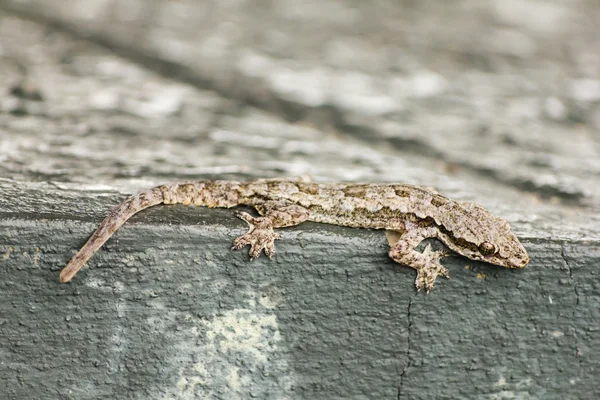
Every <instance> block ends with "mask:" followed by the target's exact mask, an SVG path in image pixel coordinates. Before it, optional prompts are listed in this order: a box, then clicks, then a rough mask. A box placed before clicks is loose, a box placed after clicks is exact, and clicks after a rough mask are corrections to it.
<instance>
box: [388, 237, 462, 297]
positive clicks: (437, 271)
mask: <svg viewBox="0 0 600 400" xmlns="http://www.w3.org/2000/svg"><path fill="white" fill-rule="evenodd" d="M432 236H434V235H430V233H429V232H427V233H425V232H419V233H412V234H410V233H406V234H404V235H403V236H402V237H401V238H400V239H399V240H398V241H397V242H396V243H395V244H394V245H393V246H392V248H391V249H390V252H389V256H390V258H391V259H392V260H394V261H396V262H398V263H400V264H404V265H407V266H409V267H411V268H414V269H416V270H417V279H416V280H415V285H416V287H417V290H421V289H425V291H427V293H429V292H430V291H431V289H433V286H434V285H435V280H436V279H437V277H438V276H444V277H446V278H449V277H450V275H449V273H448V269H447V268H446V267H444V266H443V265H442V264H441V263H440V259H441V258H443V257H446V256H448V255H449V253H448V252H445V251H433V250H431V245H429V244H428V245H427V246H426V247H425V250H423V252H422V253H419V252H418V251H416V250H415V247H416V246H417V245H418V244H419V243H420V242H421V241H422V240H423V239H425V238H427V237H432Z"/></svg>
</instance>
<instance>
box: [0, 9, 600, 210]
mask: <svg viewBox="0 0 600 400" xmlns="http://www.w3.org/2000/svg"><path fill="white" fill-rule="evenodd" d="M0 7H1V8H0V9H2V10H4V12H3V14H4V15H3V16H2V18H1V19H0V57H1V58H0V60H2V61H1V62H0V79H1V82H2V83H3V85H2V86H3V90H2V92H1V96H2V97H1V103H0V104H1V109H0V110H1V112H2V114H1V118H2V119H1V123H2V132H1V142H0V157H1V161H2V162H1V164H0V175H1V176H4V177H7V178H12V179H23V180H59V181H64V182H71V183H76V184H77V185H78V186H79V187H81V185H84V186H89V185H91V184H106V185H109V186H111V187H113V188H120V189H123V190H133V189H134V188H138V187H141V186H144V187H145V186H147V185H148V184H151V183H156V182H163V181H168V180H173V179H196V178H200V177H236V178H243V177H254V176H256V177H263V176H299V175H308V176H311V177H313V178H314V179H316V180H352V181H356V180H361V181H401V182H408V183H416V184H424V185H431V186H435V187H437V188H438V189H440V190H442V191H443V192H445V193H446V194H449V195H458V196H459V197H469V196H471V195H473V194H474V193H479V196H480V197H482V198H483V199H485V198H486V197H488V193H489V195H490V196H497V195H498V192H501V193H504V192H505V191H513V192H518V194H519V195H520V194H523V193H526V194H528V195H533V197H535V199H534V200H535V201H537V200H541V201H543V202H544V203H546V202H547V201H550V202H562V203H565V202H566V203H568V204H570V205H584V206H590V205H592V204H598V203H599V202H598V200H599V199H600V185H598V184H597V183H598V182H599V179H598V178H599V176H600V157H599V152H600V150H599V149H600V139H599V137H600V134H599V133H598V128H599V126H600V106H599V105H600V77H599V73H598V71H600V52H599V51H598V49H600V34H599V33H598V32H599V31H598V29H597V26H596V24H597V21H598V20H600V4H599V3H598V2H597V1H594V0H576V1H569V2H548V1H537V0H527V1H502V2H497V1H491V0H490V1H481V0H461V1H450V2H447V1H431V0H429V1H427V0H426V1H409V0H406V1H396V2H386V1H380V2H362V1H335V0H334V1H331V0H330V1H292V0H282V1H243V0H226V1H185V0H169V1H167V0H163V1H161V0H146V1H133V0H130V1H116V0H102V1H101V0H89V1H87V0H77V1H67V0H58V1H53V2H45V1H24V0H20V1H17V0H13V1H10V0H2V1H0ZM107 50H108V51H107ZM465 192H466V193H465ZM502 196H504V197H506V196H507V195H506V194H502ZM508 197H509V198H510V196H508ZM517 197H520V196H517ZM529 200H530V201H531V200H532V199H529Z"/></svg>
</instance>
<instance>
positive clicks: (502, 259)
mask: <svg viewBox="0 0 600 400" xmlns="http://www.w3.org/2000/svg"><path fill="white" fill-rule="evenodd" d="M158 204H183V205H189V204H194V205H196V206H204V207H209V208H213V207H224V208H231V207H235V206H250V207H253V208H254V209H255V210H256V211H257V212H258V214H259V216H252V215H251V214H249V213H247V212H245V211H236V212H235V215H236V216H237V217H239V218H240V219H242V220H243V221H245V222H246V223H247V224H248V225H249V230H248V232H247V233H245V234H243V235H242V236H240V237H238V238H237V239H235V240H234V242H233V248H232V249H241V248H244V247H246V246H250V251H249V254H250V258H251V259H254V258H256V257H258V256H259V255H261V254H262V253H263V252H264V253H265V254H266V255H267V256H268V257H269V258H271V257H273V255H274V254H275V240H277V239H280V235H279V234H278V233H276V232H275V230H274V229H275V228H285V227H291V226H295V225H298V224H300V223H302V222H305V221H313V222H320V223H326V224H334V225H340V226H348V227H353V228H371V229H381V230H385V231H386V233H389V236H388V239H389V241H390V250H389V253H388V255H389V257H390V258H391V259H392V260H394V261H395V262H397V263H399V264H403V265H405V266H408V267H411V268H413V269H415V270H416V271H417V277H416V280H415V285H416V287H417V290H422V289H424V290H425V291H426V292H428V293H429V291H430V290H431V289H433V287H434V284H435V281H436V278H437V277H438V276H443V277H449V274H448V269H447V268H445V267H444V266H443V265H442V264H441V263H440V259H441V258H443V257H446V256H447V255H449V254H450V253H449V252H448V251H433V250H432V249H431V246H430V245H429V244H428V245H427V246H426V247H425V249H424V250H423V251H422V252H420V251H418V250H416V247H417V246H418V245H419V244H420V243H421V242H422V241H423V240H425V239H428V238H435V239H438V240H440V241H441V242H442V243H443V244H445V245H446V246H447V247H448V248H449V249H450V250H452V251H454V252H456V253H458V254H460V255H462V256H465V257H467V258H469V259H472V260H478V261H484V262H487V263H490V264H494V265H498V266H501V267H505V268H523V267H525V266H526V265H527V263H528V262H529V256H528V254H527V251H526V250H525V248H524V247H523V245H522V244H521V243H520V242H519V239H518V238H517V237H516V236H515V234H514V233H513V232H512V231H511V229H510V226H509V224H508V222H507V221H506V220H504V219H502V218H499V217H496V216H494V215H492V214H491V213H490V212H488V211H487V210H485V209H484V208H483V207H481V206H479V205H477V204H475V203H471V202H465V201H455V200H451V199H448V198H446V197H444V196H442V195H440V194H439V193H437V192H436V191H434V190H430V189H426V188H423V187H420V186H412V185H406V184H388V183H367V184H360V183H314V182H308V181H305V180H302V179H257V180H252V181H246V182H241V181H226V180H207V181H196V182H183V183H174V184H166V185H161V186H157V187H154V188H152V189H149V190H147V191H144V192H141V193H139V194H137V195H134V196H132V197H130V198H128V199H126V200H124V201H123V202H121V203H120V204H119V205H118V206H116V207H115V208H114V209H113V210H112V211H111V212H110V213H109V214H108V216H106V217H105V218H104V220H103V221H102V222H101V223H100V225H99V227H98V229H97V230H96V231H95V232H94V233H93V234H92V236H91V237H90V239H89V240H88V241H87V242H86V243H85V245H84V246H83V247H82V248H81V249H80V250H79V252H77V254H75V256H74V257H73V258H72V259H71V261H70V262H69V263H68V264H67V266H66V267H65V268H64V269H63V270H62V271H61V273H60V281H61V282H68V281H70V280H71V279H72V278H73V277H74V276H75V274H76V273H77V272H78V271H79V270H80V269H81V268H82V267H83V266H84V264H85V263H86V262H87V261H88V260H89V259H90V258H91V257H92V256H93V255H94V253H95V252H96V251H98V249H99V248H100V247H101V246H102V245H103V244H104V243H105V242H106V241H107V240H108V239H109V238H110V237H111V235H112V234H113V233H114V232H115V231H116V230H117V229H119V228H120V227H121V226H122V225H123V224H124V223H125V222H126V221H127V220H128V219H129V218H130V217H131V216H133V215H134V214H135V213H137V212H139V211H141V210H143V209H145V208H148V207H151V206H155V205H158ZM392 237H393V238H394V239H393V241H392V239H390V238H392Z"/></svg>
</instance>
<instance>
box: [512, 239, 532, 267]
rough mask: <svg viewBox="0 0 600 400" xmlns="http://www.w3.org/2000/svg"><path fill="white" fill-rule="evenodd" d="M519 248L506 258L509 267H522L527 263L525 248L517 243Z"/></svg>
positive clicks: (527, 257) (527, 256) (527, 255)
mask: <svg viewBox="0 0 600 400" xmlns="http://www.w3.org/2000/svg"><path fill="white" fill-rule="evenodd" d="M519 247H520V249H519V250H518V251H517V252H516V253H515V254H514V255H513V256H512V257H511V258H510V259H509V260H508V267H509V268H523V267H525V266H526V265H527V264H529V254H527V250H525V248H524V247H523V246H522V245H520V244H519Z"/></svg>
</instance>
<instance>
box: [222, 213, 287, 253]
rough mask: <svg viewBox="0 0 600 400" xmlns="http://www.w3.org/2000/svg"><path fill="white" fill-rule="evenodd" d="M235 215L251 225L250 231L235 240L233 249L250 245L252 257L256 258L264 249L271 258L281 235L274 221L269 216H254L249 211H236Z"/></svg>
mask: <svg viewBox="0 0 600 400" xmlns="http://www.w3.org/2000/svg"><path fill="white" fill-rule="evenodd" d="M235 215H236V216H237V217H238V218H240V219H243V220H244V221H246V222H247V223H248V225H250V230H248V232H247V233H246V234H244V235H242V236H240V237H238V238H237V239H235V240H234V242H233V249H234V250H238V249H241V248H242V247H245V246H246V245H250V258H251V259H254V258H256V257H258V256H259V255H260V253H261V252H262V251H263V250H264V251H265V254H266V255H267V256H268V257H269V258H271V257H273V254H275V240H276V239H280V236H279V235H278V234H277V233H275V231H274V230H273V222H271V220H270V219H269V218H267V217H253V216H252V215H250V214H248V213H247V212H236V213H235Z"/></svg>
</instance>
